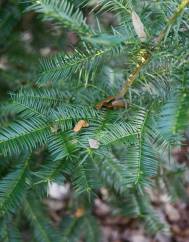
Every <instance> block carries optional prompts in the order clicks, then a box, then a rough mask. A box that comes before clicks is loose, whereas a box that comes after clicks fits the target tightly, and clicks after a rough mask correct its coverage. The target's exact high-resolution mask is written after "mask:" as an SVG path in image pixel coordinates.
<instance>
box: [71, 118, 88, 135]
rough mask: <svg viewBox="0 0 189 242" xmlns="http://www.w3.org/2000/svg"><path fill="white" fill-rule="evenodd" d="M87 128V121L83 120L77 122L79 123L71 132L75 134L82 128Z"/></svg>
mask: <svg viewBox="0 0 189 242" xmlns="http://www.w3.org/2000/svg"><path fill="white" fill-rule="evenodd" d="M87 127H89V124H88V123H87V121H85V120H79V121H78V122H77V123H76V125H75V127H74V129H73V131H74V132H76V133H77V132H79V131H80V130H81V129H82V128H87Z"/></svg>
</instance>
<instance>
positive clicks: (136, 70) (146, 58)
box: [115, 0, 189, 99]
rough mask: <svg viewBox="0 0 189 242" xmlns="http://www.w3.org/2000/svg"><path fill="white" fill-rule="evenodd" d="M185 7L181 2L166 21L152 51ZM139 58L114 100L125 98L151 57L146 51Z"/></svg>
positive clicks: (185, 2)
mask: <svg viewBox="0 0 189 242" xmlns="http://www.w3.org/2000/svg"><path fill="white" fill-rule="evenodd" d="M187 5H189V0H183V1H182V2H181V3H180V5H179V6H178V8H177V11H176V12H175V13H174V14H173V16H172V17H171V18H170V19H169V20H168V22H167V25H166V27H165V28H164V29H163V30H162V31H161V32H160V34H159V36H158V37H157V38H156V44H155V46H154V47H153V49H152V51H153V50H155V49H156V48H157V47H158V46H159V45H160V43H161V41H162V40H163V39H164V37H165V36H166V34H167V31H168V30H169V29H170V27H171V26H172V25H173V24H174V23H175V22H176V20H177V18H178V17H179V16H180V14H181V13H182V11H183V10H184V9H185V7H186V6H187ZM139 56H140V60H139V63H138V64H137V65H136V67H135V68H134V70H133V71H132V73H131V74H130V75H129V77H128V79H127V81H126V82H125V83H124V84H123V86H122V88H121V90H120V91H119V92H118V94H117V95H116V97H115V99H119V98H121V97H124V96H125V94H126V93H127V91H128V90H129V88H130V86H131V85H132V84H133V82H134V80H135V79H136V78H137V76H138V74H139V73H140V71H141V69H142V68H143V66H144V65H145V64H146V63H148V62H149V60H150V58H151V56H152V55H151V53H149V52H148V51H147V50H142V51H140V53H139Z"/></svg>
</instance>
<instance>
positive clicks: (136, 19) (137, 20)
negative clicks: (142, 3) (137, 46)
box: [132, 11, 147, 42]
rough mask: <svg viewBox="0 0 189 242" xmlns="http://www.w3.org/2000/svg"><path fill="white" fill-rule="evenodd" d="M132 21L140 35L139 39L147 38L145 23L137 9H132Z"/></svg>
mask: <svg viewBox="0 0 189 242" xmlns="http://www.w3.org/2000/svg"><path fill="white" fill-rule="evenodd" d="M132 22H133V27H134V29H135V32H136V34H137V35H138V37H139V39H140V40H141V41H142V42H143V41H145V40H146V38H147V36H146V33H145V31H144V25H143V23H142V21H141V19H140V17H139V16H138V14H137V13H136V12H135V11H132Z"/></svg>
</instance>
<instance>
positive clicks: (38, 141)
mask: <svg viewBox="0 0 189 242" xmlns="http://www.w3.org/2000/svg"><path fill="white" fill-rule="evenodd" d="M94 2H95V1H94ZM97 2H98V4H95V3H94V4H95V6H94V7H93V10H92V15H93V16H95V15H96V20H95V24H93V26H92V25H90V24H88V22H90V21H89V20H88V19H87V16H86V17H84V13H83V12H84V8H86V7H88V6H89V7H91V2H90V1H69V0H31V1H27V4H28V5H29V7H28V8H27V11H34V12H36V13H37V15H39V16H41V17H43V19H44V20H45V21H47V22H48V23H51V24H52V23H53V26H54V24H55V25H57V26H58V29H64V30H66V31H72V32H74V33H75V34H76V36H77V41H78V44H77V47H73V51H71V52H66V51H64V50H63V49H62V50H61V51H60V52H59V53H56V54H54V55H53V56H49V57H45V58H42V59H41V60H40V68H37V75H33V76H32V78H31V81H30V83H32V84H28V85H26V87H24V88H22V89H20V90H18V91H16V92H14V91H12V92H11V93H10V99H9V101H8V102H7V103H5V104H4V105H2V106H1V107H0V110H1V113H2V115H1V117H0V124H1V126H2V127H1V128H0V157H1V160H2V161H5V162H4V163H3V162H0V163H1V165H2V171H1V173H0V174H1V181H0V216H1V217H0V219H1V226H0V238H1V239H0V240H1V241H22V237H21V236H20V233H19V231H17V229H16V228H15V229H14V231H13V232H11V234H10V228H11V227H15V226H14V223H15V216H18V217H19V216H20V214H22V215H23V213H24V215H23V216H24V217H25V219H26V220H27V221H28V227H30V228H31V234H32V236H33V238H34V241H39V242H50V241H53V242H59V241H62V242H64V241H70V242H72V241H73V242H74V241H75V242H76V241H79V239H80V238H81V237H84V238H85V239H86V240H85V241H90V242H92V241H94V242H98V241H100V240H98V236H97V235H98V234H99V229H98V222H97V221H96V220H95V218H94V217H93V215H92V207H93V203H94V199H95V197H96V196H98V194H99V190H100V188H101V187H102V186H104V187H106V188H107V189H108V191H109V196H110V198H109V203H110V205H111V206H113V207H117V208H118V209H117V211H120V213H122V214H124V215H126V216H129V217H138V218H140V219H141V221H143V222H144V223H145V225H146V228H147V229H148V231H149V232H150V233H152V234H156V233H157V232H158V231H159V230H166V229H167V227H166V225H165V224H163V222H162V221H160V219H159V218H158V216H157V215H156V213H155V211H153V208H152V206H151V202H150V198H149V194H148V193H150V192H149V191H150V190H151V189H152V188H154V187H156V189H157V190H158V189H162V186H163V188H164V192H165V193H169V195H170V197H171V196H173V198H175V196H176V195H175V194H176V187H177V185H180V186H181V184H182V183H183V182H184V181H183V167H181V166H180V165H179V164H176V161H174V157H173V156H172V150H173V149H174V148H175V147H178V146H180V145H181V144H182V139H183V133H184V131H185V130H186V128H188V120H189V109H188V104H189V91H188V86H189V75H188V74H189V72H188V57H189V51H188V50H189V38H188V36H189V28H188V26H189V22H188V19H189V0H178V1H177V0H170V1H135V0H133V1H132V0H128V1H126V0H100V1H97ZM106 11H107V12H112V13H113V14H114V16H115V18H116V21H115V22H116V24H114V26H111V27H109V28H105V27H104V26H103V23H102V22H103V21H102V17H101V15H102V14H103V12H106ZM7 18H8V17H7ZM57 26H56V27H55V29H56V28H57ZM52 29H53V28H52ZM7 31H9V29H7ZM7 34H8V33H7ZM28 58H29V57H28ZM30 75H31V73H30ZM5 77H6V75H5ZM13 89H15V88H13ZM170 174H171V175H170ZM60 180H61V181H64V182H69V183H71V186H72V188H73V193H74V196H75V201H76V202H74V204H73V207H72V208H71V209H72V211H71V213H70V214H69V215H68V218H67V219H66V218H63V221H62V222H61V224H60V228H56V229H55V228H54V227H53V226H52V225H51V223H50V220H49V221H48V219H47V218H46V216H44V209H42V207H43V204H42V202H41V198H44V197H46V196H47V190H48V185H49V184H50V183H51V182H53V181H55V182H58V181H60ZM178 180H179V183H178ZM173 183H174V184H173ZM158 184H161V186H160V187H159V185H158ZM169 184H171V185H169ZM169 186H172V187H175V190H174V189H170V187H169ZM80 206H81V207H82V209H83V213H82V215H81V216H79V217H78V216H75V215H74V213H73V211H74V210H75V209H77V208H78V207H80ZM21 208H24V211H21V210H22V209H21ZM64 219H65V220H64ZM65 223H66V225H65ZM18 227H19V226H18ZM99 238H100V236H99ZM32 241H33V240H32Z"/></svg>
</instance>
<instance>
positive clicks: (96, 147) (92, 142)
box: [89, 139, 100, 149]
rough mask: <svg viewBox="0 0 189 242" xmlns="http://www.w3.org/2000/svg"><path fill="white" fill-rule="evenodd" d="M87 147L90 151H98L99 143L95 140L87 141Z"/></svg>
mask: <svg viewBox="0 0 189 242" xmlns="http://www.w3.org/2000/svg"><path fill="white" fill-rule="evenodd" d="M89 146H90V148H92V149H98V148H99V146H100V143H99V142H98V140H96V139H89Z"/></svg>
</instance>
